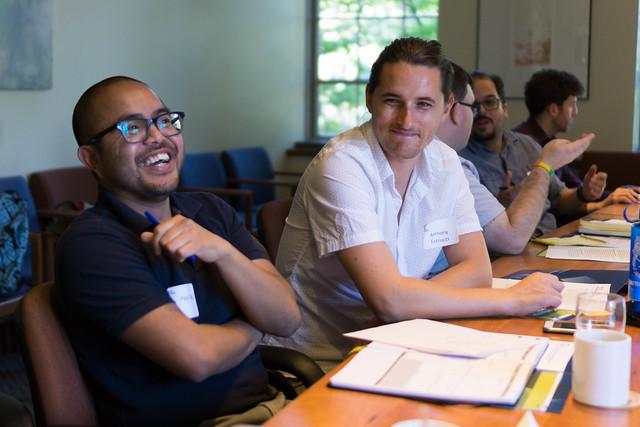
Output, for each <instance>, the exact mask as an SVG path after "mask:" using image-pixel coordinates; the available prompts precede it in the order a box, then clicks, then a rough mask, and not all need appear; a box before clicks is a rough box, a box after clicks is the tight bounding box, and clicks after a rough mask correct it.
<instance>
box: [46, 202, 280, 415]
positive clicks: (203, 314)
mask: <svg viewBox="0 0 640 427" xmlns="http://www.w3.org/2000/svg"><path fill="white" fill-rule="evenodd" d="M170 201H171V209H172V211H173V213H174V214H175V213H178V212H179V213H181V214H182V215H184V216H186V217H189V218H191V219H193V220H194V221H196V222H197V223H198V224H200V225H201V226H203V227H205V228H206V229H208V230H210V231H212V232H213V233H215V234H217V235H219V236H220V237H222V238H224V239H226V240H228V241H229V242H230V243H231V244H233V245H234V246H235V247H236V248H237V249H238V250H239V251H240V252H242V253H243V254H245V255H246V256H247V257H248V258H249V259H256V258H265V257H266V255H265V253H264V250H263V249H262V248H260V247H259V245H257V244H256V243H255V241H254V239H253V238H252V236H251V235H250V234H249V233H248V232H247V231H246V229H245V228H244V226H243V224H242V223H241V221H240V220H239V219H238V218H237V215H236V214H235V212H234V211H233V209H232V208H231V207H230V206H228V205H227V204H226V203H225V202H223V201H222V200H221V199H219V198H217V197H215V196H213V195H209V194H203V193H174V194H172V195H171V196H170ZM151 228H152V225H151V224H150V222H149V220H148V219H147V218H145V217H144V216H142V215H140V214H138V213H136V212H135V211H133V210H131V209H130V208H129V207H127V206H126V205H124V204H123V203H121V202H120V201H119V200H118V199H117V198H115V197H114V196H113V195H111V194H110V193H109V192H107V191H106V190H105V189H100V194H99V198H98V202H97V204H96V206H95V207H94V208H92V209H89V210H87V211H86V212H85V213H84V214H83V215H81V216H80V217H79V218H78V219H77V220H76V221H74V222H73V224H72V225H71V226H70V227H69V229H68V230H67V232H66V233H65V234H64V236H63V237H62V239H61V240H60V242H59V243H58V247H57V251H56V269H55V270H56V285H55V287H54V294H53V295H54V304H55V306H56V308H57V310H58V312H59V313H60V314H61V317H62V321H63V323H64V326H65V328H66V330H67V332H68V334H69V338H70V340H71V343H72V345H73V347H74V349H75V351H76V355H77V357H78V362H79V365H80V368H81V369H82V371H83V374H84V376H85V378H86V380H87V382H88V386H89V388H90V390H91V392H92V394H93V396H94V399H95V402H96V406H97V411H98V417H99V419H100V422H101V424H102V425H105V426H147V425H149V426H155V427H157V426H181V427H182V426H191V425H197V424H198V423H199V422H200V421H202V420H204V419H209V418H213V417H216V416H220V415H224V414H229V413H237V412H241V411H243V410H246V409H248V408H250V407H252V406H254V405H255V404H257V403H258V402H260V401H263V400H267V399H269V398H271V397H272V392H270V389H269V387H268V381H267V375H266V371H265V368H264V366H263V365H262V361H261V359H260V355H259V353H258V351H257V350H256V351H254V352H253V353H252V354H251V355H249V356H248V357H247V358H246V359H245V360H244V361H243V362H242V363H240V364H239V365H238V366H236V367H235V368H233V369H230V370H229V371H227V372H224V373H221V374H217V375H213V376H211V377H209V378H207V379H206V380H204V381H202V382H200V383H195V382H192V381H188V380H185V379H182V378H178V377H176V376H175V375H173V374H172V373H170V372H167V371H166V370H165V369H164V368H162V367H160V366H158V365H156V364H155V363H153V362H152V361H150V360H149V359H147V358H145V357H144V356H142V355H141V354H139V353H137V352H136V351H135V350H133V349H132V348H131V347H129V346H128V345H126V344H125V343H123V342H122V341H121V340H120V338H121V336H122V334H123V332H124V331H125V330H126V329H127V328H128V327H129V326H130V325H131V324H132V323H133V322H135V321H136V320H137V319H139V318H140V317H142V316H143V315H145V314H147V313H149V312H150V311H152V310H153V309H155V308H158V307H160V306H162V305H164V304H167V303H170V302H172V300H171V299H170V297H169V295H168V294H167V291H166V289H167V288H169V287H171V286H175V285H180V284H184V283H192V284H193V288H194V293H195V297H196V301H197V304H198V310H199V317H196V318H194V319H193V320H194V321H195V322H197V323H205V324H223V323H226V322H228V321H230V320H232V319H234V318H237V317H241V316H242V313H241V311H240V308H239V307H238V305H237V303H236V301H235V299H234V297H233V295H232V294H231V292H230V291H229V290H228V288H227V287H226V286H225V284H224V283H223V281H222V279H221V277H220V275H219V273H218V271H217V269H216V267H215V266H213V265H207V264H204V263H202V262H200V261H199V260H198V261H197V262H196V263H195V265H191V264H190V263H188V262H185V263H177V262H175V261H173V260H172V259H171V258H170V257H169V256H166V255H165V254H163V255H162V256H156V255H155V254H154V253H153V252H152V250H151V249H150V247H149V246H148V245H147V244H145V243H143V242H142V241H141V239H140V233H142V232H143V231H144V230H149V229H151ZM255 286H256V292H260V289H259V288H260V284H259V283H256V285H255Z"/></svg>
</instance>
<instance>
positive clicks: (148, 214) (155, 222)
mask: <svg viewBox="0 0 640 427" xmlns="http://www.w3.org/2000/svg"><path fill="white" fill-rule="evenodd" d="M144 216H146V217H147V219H148V220H149V221H151V224H153V225H154V226H155V225H158V224H160V221H158V220H157V219H156V217H155V216H153V214H152V213H151V212H149V211H144ZM187 261H188V262H189V264H191V265H192V266H195V265H196V256H195V255H191V256H190V257H189V258H187Z"/></svg>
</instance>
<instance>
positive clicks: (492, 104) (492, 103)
mask: <svg viewBox="0 0 640 427" xmlns="http://www.w3.org/2000/svg"><path fill="white" fill-rule="evenodd" d="M473 105H475V106H477V107H478V112H480V106H481V105H482V106H483V107H484V109H485V110H487V111H493V110H495V109H497V108H498V107H499V106H500V98H496V97H495V96H491V97H489V98H485V99H484V100H482V101H476V102H474V103H473Z"/></svg>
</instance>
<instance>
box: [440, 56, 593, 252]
mask: <svg viewBox="0 0 640 427" xmlns="http://www.w3.org/2000/svg"><path fill="white" fill-rule="evenodd" d="M453 70H454V77H453V87H452V91H451V92H452V94H453V97H454V103H453V105H452V107H451V109H450V110H449V113H448V114H446V115H445V118H444V120H443V121H442V124H440V127H439V128H438V138H440V139H441V140H442V141H443V142H444V143H445V144H447V145H448V146H450V147H451V148H453V149H454V150H456V151H460V150H462V149H463V148H464V147H466V145H467V142H468V140H469V135H470V133H471V128H472V125H473V119H474V117H475V115H476V113H477V112H478V110H479V108H480V107H479V105H478V104H476V103H475V99H474V95H473V90H472V89H471V78H470V77H469V74H467V72H466V71H465V70H464V69H463V68H462V67H460V66H459V65H457V64H453ZM593 137H594V135H593V134H589V135H585V136H583V137H582V138H580V139H578V140H576V141H574V142H571V141H567V140H554V141H550V142H549V144H547V145H546V146H545V147H544V148H543V149H542V151H541V152H540V155H539V157H538V159H537V161H536V164H537V163H539V162H542V163H545V164H548V165H549V166H550V167H552V168H553V169H556V170H557V169H559V168H561V167H562V166H563V165H565V164H567V163H569V162H571V161H573V160H574V159H575V158H576V157H578V156H579V155H580V154H582V153H583V152H584V151H585V150H586V149H587V147H588V146H589V143H590V142H591V140H592V139H593ZM460 163H461V164H462V169H463V170H464V173H465V176H466V178H467V180H468V181H469V188H470V190H471V194H473V198H474V203H475V209H476V213H477V214H478V219H479V220H480V225H481V226H482V231H483V234H484V239H485V241H486V242H487V247H488V248H489V250H490V251H492V252H497V253H503V254H518V253H521V252H522V251H523V250H524V248H525V246H526V245H527V242H529V240H530V239H531V236H532V235H533V234H534V232H535V229H536V225H537V224H538V222H539V221H540V218H541V217H542V214H543V213H544V209H545V202H546V201H547V194H548V191H549V184H550V181H551V176H550V175H549V173H548V171H547V170H546V169H544V168H542V167H534V168H533V169H532V170H531V173H530V174H529V175H528V176H527V177H526V178H525V179H524V180H523V182H522V186H521V189H520V191H519V192H518V194H517V196H516V197H515V198H514V200H513V202H512V203H511V204H510V205H509V206H508V208H507V209H506V210H505V207H504V206H503V205H502V204H501V203H500V202H499V201H498V200H497V199H496V198H495V197H494V196H493V194H491V192H490V191H489V190H488V189H487V187H485V186H484V185H482V184H481V183H480V176H479V174H478V171H477V170H476V168H475V166H474V165H473V163H471V162H470V161H469V160H466V159H464V158H462V157H460Z"/></svg>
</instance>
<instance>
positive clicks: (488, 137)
mask: <svg viewBox="0 0 640 427" xmlns="http://www.w3.org/2000/svg"><path fill="white" fill-rule="evenodd" d="M471 138H473V139H474V140H476V141H478V142H486V141H492V140H494V139H495V138H496V131H495V130H494V131H493V132H489V133H484V134H479V133H477V132H476V131H475V130H473V129H472V130H471Z"/></svg>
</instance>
